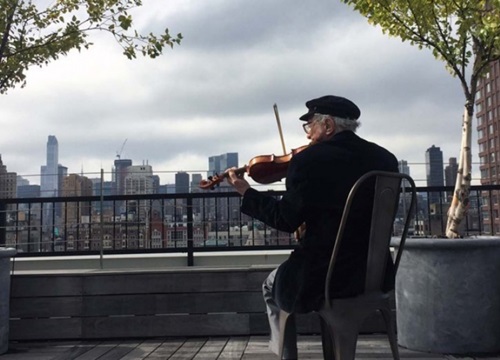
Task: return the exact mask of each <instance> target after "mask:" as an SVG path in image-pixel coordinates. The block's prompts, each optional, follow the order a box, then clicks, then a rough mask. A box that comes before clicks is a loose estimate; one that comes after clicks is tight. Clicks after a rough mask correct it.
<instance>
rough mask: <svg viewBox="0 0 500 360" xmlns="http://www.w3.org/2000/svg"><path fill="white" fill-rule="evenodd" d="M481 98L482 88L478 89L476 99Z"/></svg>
mask: <svg viewBox="0 0 500 360" xmlns="http://www.w3.org/2000/svg"><path fill="white" fill-rule="evenodd" d="M479 99H481V90H478V91H476V100H479Z"/></svg>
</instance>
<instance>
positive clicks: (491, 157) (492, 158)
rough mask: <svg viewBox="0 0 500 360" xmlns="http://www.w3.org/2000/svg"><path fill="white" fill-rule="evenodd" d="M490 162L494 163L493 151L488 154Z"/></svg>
mask: <svg viewBox="0 0 500 360" xmlns="http://www.w3.org/2000/svg"><path fill="white" fill-rule="evenodd" d="M490 163H491V164H494V163H495V153H491V154H490Z"/></svg>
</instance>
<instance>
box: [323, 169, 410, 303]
mask: <svg viewBox="0 0 500 360" xmlns="http://www.w3.org/2000/svg"><path fill="white" fill-rule="evenodd" d="M374 178H375V179H374ZM403 179H406V180H407V182H408V185H409V190H410V192H409V193H410V194H411V203H410V206H409V207H408V208H407V209H408V210H407V212H406V214H404V216H405V220H404V224H405V225H404V228H403V232H402V235H401V241H400V246H399V250H398V252H397V255H396V259H395V261H394V270H395V271H397V267H398V266H399V260H400V258H401V253H402V249H403V246H404V242H405V240H406V236H407V234H408V228H409V226H410V221H411V213H412V211H413V209H414V207H415V203H416V190H415V183H414V181H413V179H412V178H411V177H410V176H408V175H406V174H400V173H393V172H387V171H370V172H368V173H366V174H364V175H363V176H361V177H360V178H359V179H358V181H356V183H355V184H354V185H353V187H352V189H351V191H350V192H349V195H348V197H347V201H346V204H345V206H344V212H343V214H342V219H341V221H340V226H339V230H338V232H337V237H336V239H335V246H334V249H333V253H332V257H331V259H330V265H329V268H328V273H327V277H326V286H325V299H326V301H327V302H328V303H329V302H330V296H329V294H330V285H331V279H332V276H333V269H334V266H335V262H336V258H337V255H338V252H339V249H340V244H341V241H342V238H343V234H344V231H345V228H346V224H347V220H348V219H349V215H350V211H351V206H352V204H353V201H354V198H355V195H356V194H357V193H358V190H359V189H360V188H361V187H362V186H366V185H367V182H368V183H369V182H373V183H374V189H373V195H374V197H373V208H372V219H371V227H370V237H369V248H368V258H367V268H366V281H365V292H367V291H376V290H380V289H381V288H382V284H383V280H384V276H385V270H386V265H387V256H388V253H389V251H388V249H389V243H390V241H391V236H392V233H393V226H394V220H395V217H396V212H397V210H398V204H399V196H400V193H401V184H402V181H403ZM373 180H375V181H373ZM405 185H406V184H405Z"/></svg>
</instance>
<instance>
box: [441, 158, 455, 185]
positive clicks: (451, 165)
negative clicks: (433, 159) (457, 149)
mask: <svg viewBox="0 0 500 360" xmlns="http://www.w3.org/2000/svg"><path fill="white" fill-rule="evenodd" d="M457 172H458V164H457V158H456V157H451V158H450V159H449V161H448V165H447V166H446V167H445V168H444V179H445V185H446V186H455V182H456V181H457Z"/></svg>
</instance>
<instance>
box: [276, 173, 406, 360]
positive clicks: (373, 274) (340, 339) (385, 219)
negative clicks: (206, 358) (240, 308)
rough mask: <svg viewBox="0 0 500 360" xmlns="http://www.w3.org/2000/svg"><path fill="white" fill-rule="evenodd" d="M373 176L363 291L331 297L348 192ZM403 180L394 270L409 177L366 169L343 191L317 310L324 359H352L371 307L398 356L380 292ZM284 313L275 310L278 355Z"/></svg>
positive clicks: (288, 319)
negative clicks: (404, 188) (277, 315)
mask: <svg viewBox="0 0 500 360" xmlns="http://www.w3.org/2000/svg"><path fill="white" fill-rule="evenodd" d="M373 177H375V178H376V179H375V182H374V183H375V185H374V202H373V210H372V221H371V229H370V239H369V250H368V258H367V271H366V281H365V291H364V293H363V294H361V295H358V296H356V297H352V298H342V299H335V298H334V299H332V298H330V296H329V294H330V286H331V279H332V277H333V269H334V265H335V261H336V258H337V254H338V251H339V249H340V243H341V241H342V236H343V233H344V231H345V228H346V224H347V220H348V218H349V213H350V210H351V206H352V203H353V199H354V196H355V194H356V193H357V191H358V190H359V189H360V187H361V186H362V185H363V184H365V182H366V181H369V180H372V178H373ZM403 180H407V184H404V185H405V186H409V189H410V190H409V192H408V194H409V195H410V196H411V203H410V206H409V207H408V210H407V212H406V214H404V216H405V220H404V224H405V225H404V228H403V232H402V235H401V240H400V245H399V248H398V252H397V254H396V256H395V259H394V270H395V271H397V268H398V266H399V261H400V259H401V254H402V250H403V247H404V243H405V240H406V236H407V234H408V228H409V226H410V220H411V213H412V210H413V208H414V207H415V203H416V190H415V183H414V181H413V179H412V178H411V177H410V176H408V175H405V174H399V173H392V172H384V171H371V172H368V173H366V174H365V175H363V176H362V177H361V178H360V179H359V180H358V181H357V182H356V183H355V184H354V186H353V187H352V189H351V191H350V193H349V196H348V198H347V201H346V204H345V207H344V212H343V215H342V220H341V222H340V227H339V231H338V233H337V237H336V240H335V246H334V249H333V253H332V257H331V260H330V265H329V268H328V273H327V277H326V284H325V299H326V300H325V302H324V304H323V306H322V307H321V309H319V310H318V311H317V313H318V314H319V316H320V319H321V332H322V342H323V354H324V358H325V359H336V360H353V359H354V355H355V353H356V343H357V339H358V334H359V329H360V327H361V325H362V323H363V321H364V320H365V319H366V318H367V317H368V316H369V315H371V314H372V313H374V312H375V311H380V312H381V314H382V316H383V319H384V322H385V325H386V329H387V335H388V337H389V342H390V345H391V350H392V355H393V357H394V359H396V360H399V351H398V344H397V339H396V329H395V321H394V319H393V315H392V310H391V305H390V299H391V293H393V292H391V293H386V292H384V291H382V284H383V280H384V276H385V268H386V264H387V256H388V254H389V251H388V249H389V246H390V241H391V236H392V232H393V225H394V220H395V217H396V212H397V210H398V204H399V198H400V193H401V184H402V181H403ZM290 315H292V314H291V313H287V312H285V311H281V313H280V336H281V337H280V349H281V353H280V358H281V355H282V352H283V342H284V338H285V331H289V330H288V329H287V325H288V324H289V323H291V322H292V321H294V317H293V316H292V317H290Z"/></svg>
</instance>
